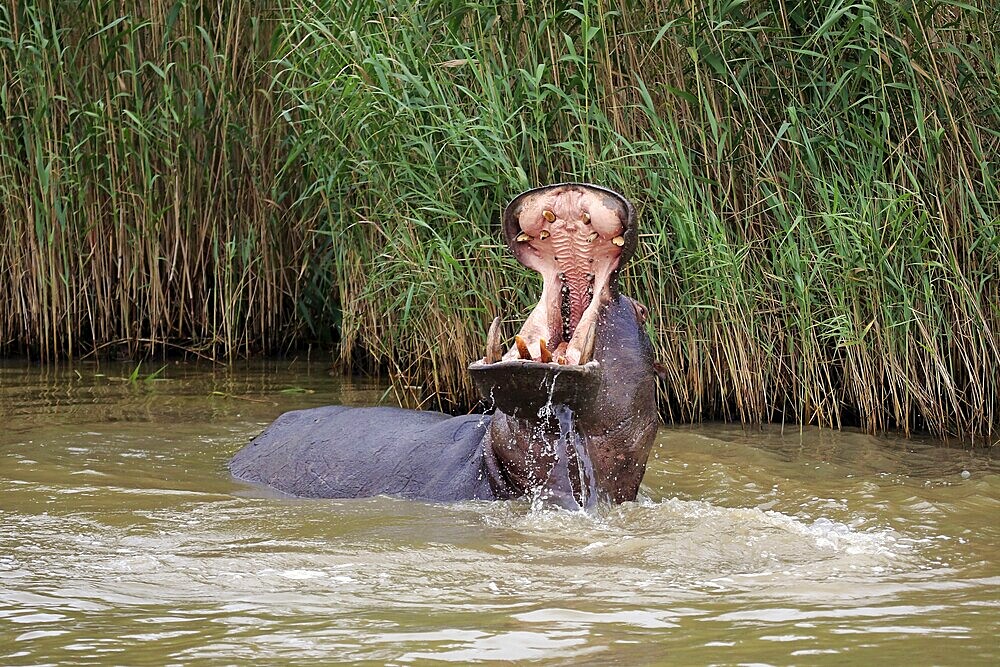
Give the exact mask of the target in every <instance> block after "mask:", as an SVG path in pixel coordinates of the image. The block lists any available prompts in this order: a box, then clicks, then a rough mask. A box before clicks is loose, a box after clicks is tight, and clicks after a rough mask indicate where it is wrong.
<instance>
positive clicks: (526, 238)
mask: <svg viewBox="0 0 1000 667" xmlns="http://www.w3.org/2000/svg"><path fill="white" fill-rule="evenodd" d="M530 240H531V236H529V235H528V234H526V233H524V232H521V233H520V234H518V235H517V242H518V243H524V242H525V241H530Z"/></svg>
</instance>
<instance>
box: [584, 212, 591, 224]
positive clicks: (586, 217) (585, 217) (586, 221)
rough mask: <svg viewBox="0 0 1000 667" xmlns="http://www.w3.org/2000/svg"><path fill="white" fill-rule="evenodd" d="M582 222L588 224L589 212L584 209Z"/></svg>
mask: <svg viewBox="0 0 1000 667" xmlns="http://www.w3.org/2000/svg"><path fill="white" fill-rule="evenodd" d="M583 223H584V224H586V225H589V224H590V214H589V213H587V212H586V211H584V212H583Z"/></svg>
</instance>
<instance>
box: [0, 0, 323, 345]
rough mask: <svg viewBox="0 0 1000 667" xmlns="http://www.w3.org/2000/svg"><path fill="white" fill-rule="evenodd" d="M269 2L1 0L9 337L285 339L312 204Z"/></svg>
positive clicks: (4, 323) (0, 243)
mask: <svg viewBox="0 0 1000 667" xmlns="http://www.w3.org/2000/svg"><path fill="white" fill-rule="evenodd" d="M276 26H277V22H276V21H275V19H274V17H273V16H266V15H261V14H260V12H259V10H258V9H256V5H255V3H252V2H242V1H233V2H225V3H208V2H205V3H188V2H171V1H168V0H154V1H153V2H149V3H134V2H125V1H113V2H109V1H102V2H96V1H95V2H89V1H59V0H52V1H50V2H46V1H40V2H32V1H28V2H13V3H4V4H3V5H2V6H0V71H2V77H3V84H2V86H0V131H2V137H0V220H2V221H3V227H2V229H0V308H3V310H4V317H3V318H0V349H2V348H6V349H9V350H10V349H13V350H19V351H21V352H29V353H31V354H35V355H38V356H41V357H43V358H54V357H56V356H63V355H69V354H76V353H81V352H87V351H93V350H95V349H105V348H106V349H109V350H111V351H114V353H115V354H120V355H127V356H140V355H143V354H148V353H162V352H163V351H164V349H165V348H173V347H177V346H179V347H181V348H183V349H185V350H188V351H192V352H195V353H197V354H201V355H203V356H210V357H215V356H216V355H225V354H235V353H244V354H245V353H251V352H258V351H263V350H268V349H273V348H274V347H276V346H277V345H279V344H280V343H281V341H283V340H284V339H285V337H286V336H287V335H288V334H289V333H290V332H294V331H296V330H297V328H296V318H295V317H294V313H295V311H296V306H297V302H298V301H299V300H300V298H301V294H300V289H301V288H300V286H299V285H297V284H296V280H295V279H296V273H295V272H294V271H290V270H288V269H289V267H290V266H291V264H292V263H293V262H295V266H296V267H302V266H303V263H302V261H303V260H302V256H303V255H307V254H308V247H309V243H310V241H309V238H308V221H307V220H302V219H299V218H295V217H291V216H290V215H289V209H288V205H287V201H288V198H289V196H290V194H289V192H288V191H287V190H286V188H285V185H284V184H283V183H282V182H281V180H280V177H279V174H280V172H281V168H282V166H283V165H284V163H285V162H286V161H287V160H288V159H289V154H288V152H287V149H286V146H285V145H284V141H285V137H286V136H287V125H286V124H283V123H276V122H275V118H276V117H277V115H278V109H277V108H276V106H275V99H274V95H273V93H272V90H271V85H272V83H273V78H272V77H271V75H270V73H269V72H268V70H267V63H269V62H270V58H271V55H272V52H273V51H274V49H275V48H276V46H277V42H276V41H275V39H276V32H275V28H276Z"/></svg>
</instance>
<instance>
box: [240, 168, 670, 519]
mask: <svg viewBox="0 0 1000 667" xmlns="http://www.w3.org/2000/svg"><path fill="white" fill-rule="evenodd" d="M503 224H504V235H505V237H506V239H507V242H508V245H509V246H510V247H511V249H512V250H513V251H514V254H515V256H516V257H517V258H518V260H519V261H521V263H522V264H524V265H525V266H528V267H529V268H532V269H535V270H536V271H538V273H539V274H541V276H542V280H543V286H542V298H541V300H540V301H539V304H538V306H536V308H535V309H534V310H533V311H532V313H531V314H530V315H529V317H528V319H527V320H526V321H525V323H524V324H523V325H522V327H521V330H520V332H519V333H518V335H516V336H515V337H514V344H513V345H511V346H510V347H509V349H508V350H507V351H506V352H505V353H501V351H500V338H501V336H500V332H499V318H498V319H497V320H495V321H494V324H493V326H492V327H490V332H489V335H488V338H487V352H486V356H485V357H484V358H483V359H482V360H480V361H477V362H474V363H473V364H472V365H471V366H470V371H471V372H472V374H473V378H474V379H475V382H476V384H477V386H478V387H479V388H480V391H482V393H483V395H484V397H486V398H487V399H488V400H492V401H493V402H494V404H495V406H496V410H495V412H494V414H493V415H491V416H490V415H467V416H463V417H449V416H447V415H443V414H441V413H434V412H419V411H413V410H401V409H394V408H344V407H336V406H333V407H326V408H316V409H313V410H302V411H296V412H290V413H286V414H284V415H282V416H281V417H279V418H278V419H277V420H276V421H275V422H274V423H273V424H271V425H270V426H269V427H268V428H267V429H266V430H265V431H264V432H263V433H262V434H261V435H259V436H258V437H257V438H255V439H254V440H253V441H252V442H251V443H250V444H249V445H247V446H246V447H245V448H243V449H242V450H240V451H239V452H238V453H237V454H236V455H235V456H234V457H233V459H232V460H231V461H230V464H229V467H230V470H231V471H232V473H233V475H234V476H236V477H238V478H240V479H243V480H246V481H251V482H256V483H262V484H267V485H269V486H271V487H274V488H275V489H278V490H279V491H282V492H284V493H288V494H292V495H296V496H308V497H328V498H329V497H340V498H344V497H362V496H373V495H381V494H385V495H394V496H400V497H406V498H420V499H427V500H437V501H448V500H473V499H483V500H485V499H506V498H516V497H521V496H527V495H535V496H537V497H539V498H542V499H546V500H548V501H551V502H554V503H555V504H558V505H560V506H563V507H571V508H572V507H580V506H583V507H587V506H591V505H593V503H595V502H596V501H597V500H598V499H602V498H603V499H607V500H611V501H615V502H621V501H626V500H632V499H634V498H635V496H636V493H637V492H638V489H639V484H640V482H641V481H642V476H643V473H644V471H645V467H646V460H647V458H648V456H649V450H650V447H651V446H652V442H653V438H654V436H655V433H656V425H657V417H656V404H655V383H654V371H653V357H652V348H651V345H650V342H649V338H648V336H647V335H646V332H645V330H644V329H643V327H642V324H643V321H644V319H645V309H644V308H642V307H641V306H639V305H638V304H637V303H636V302H634V301H633V300H632V299H629V298H628V297H625V296H622V295H620V294H618V292H617V275H618V271H619V269H620V268H621V266H622V265H623V264H624V262H625V261H626V260H627V258H628V256H629V255H630V254H631V252H632V251H633V250H634V248H635V245H636V238H637V229H636V221H635V211H634V209H633V208H632V206H631V204H630V203H629V202H628V201H627V200H625V199H624V198H623V197H622V196H621V195H618V194H617V193H614V192H612V191H610V190H605V189H603V188H598V187H595V186H590V185H583V184H561V185H557V186H549V187H545V188H539V189H536V190H532V191H529V192H526V193H524V194H522V195H520V196H519V197H517V198H516V199H515V200H514V201H513V202H511V204H510V205H509V206H508V207H507V209H506V210H505V212H504V219H503Z"/></svg>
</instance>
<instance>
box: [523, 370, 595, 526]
mask: <svg viewBox="0 0 1000 667" xmlns="http://www.w3.org/2000/svg"><path fill="white" fill-rule="evenodd" d="M558 377H559V373H558V372H556V373H554V374H553V375H552V376H551V380H549V381H548V386H547V387H546V389H547V390H548V400H547V401H546V402H545V404H544V405H542V407H540V408H539V409H538V413H537V416H538V420H539V421H538V425H537V426H536V427H535V429H534V433H533V435H534V437H535V438H536V439H537V441H538V442H541V443H543V447H544V451H545V454H546V455H548V456H549V457H551V459H552V463H551V465H550V466H549V470H548V474H547V475H546V478H545V481H544V482H543V483H542V484H540V485H539V486H538V487H536V488H535V489H534V490H533V493H532V494H531V506H532V508H533V509H535V510H541V509H544V508H545V507H547V506H553V505H554V506H556V507H560V508H562V509H566V510H570V511H583V512H593V511H594V510H595V509H596V507H597V501H598V493H597V479H596V477H595V475H594V464H593V461H592V460H591V458H590V454H589V453H588V452H587V447H586V442H585V441H584V438H583V436H581V434H580V431H579V429H577V427H576V419H575V416H574V414H573V410H572V408H570V407H569V406H567V405H565V404H562V403H555V402H553V395H554V394H555V386H556V381H557V380H558ZM553 435H556V437H555V438H554V439H553V437H552V436H553ZM574 473H575V479H574Z"/></svg>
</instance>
